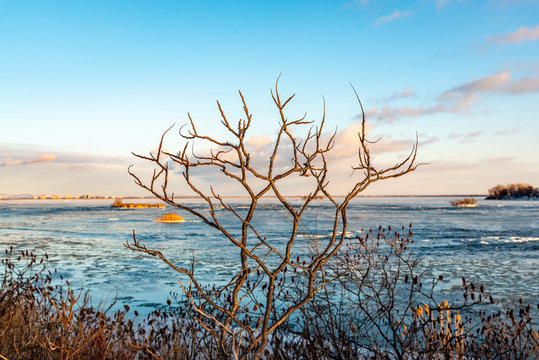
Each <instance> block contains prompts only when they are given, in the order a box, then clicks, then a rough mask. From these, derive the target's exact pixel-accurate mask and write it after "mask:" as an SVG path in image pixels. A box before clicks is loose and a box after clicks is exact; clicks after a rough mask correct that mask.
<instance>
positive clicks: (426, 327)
mask: <svg viewBox="0 0 539 360" xmlns="http://www.w3.org/2000/svg"><path fill="white" fill-rule="evenodd" d="M394 233H395V234H396V232H394V230H392V229H391V228H387V229H382V228H380V229H379V230H378V231H377V232H376V231H373V230H370V231H367V232H366V235H365V236H364V237H358V238H357V239H355V240H353V241H352V242H351V243H350V246H348V247H347V248H346V249H345V250H343V251H342V252H340V253H339V256H338V257H337V258H335V259H334V260H335V261H332V262H331V266H328V273H327V275H328V276H330V275H331V274H335V273H338V274H340V275H339V276H340V277H341V278H340V279H339V280H338V283H339V284H341V285H344V284H347V286H345V287H344V288H343V289H344V292H341V293H340V295H339V293H333V295H331V296H329V293H328V292H323V293H322V294H320V295H319V296H316V297H315V298H313V300H312V301H311V302H309V303H308V304H307V305H306V306H305V307H303V308H302V309H301V311H300V312H298V314H297V315H296V316H295V317H293V318H290V319H288V320H287V321H285V322H284V323H283V326H282V327H280V328H279V329H278V330H277V331H276V332H275V333H274V334H273V335H272V336H271V337H269V339H268V344H267V346H266V348H265V350H264V353H263V358H264V359H365V360H366V359H409V358H414V359H425V360H426V359H440V360H441V359H448V358H451V359H453V358H455V359H474V360H479V359H492V358H503V359H534V356H535V355H536V354H537V351H539V334H538V333H537V329H536V328H535V327H536V326H537V322H536V321H537V318H538V314H539V304H537V307H536V306H535V304H534V305H530V304H526V302H524V301H523V299H521V300H520V304H519V305H517V306H516V307H515V308H505V309H502V308H500V307H499V305H497V304H495V301H494V299H493V298H492V297H491V296H490V295H488V292H487V290H488V289H485V288H484V287H483V285H480V284H478V285H475V284H474V283H473V282H470V281H469V280H467V279H465V278H462V279H460V280H459V282H460V283H461V285H459V286H458V287H454V288H453V290H452V291H453V293H452V294H447V293H446V294H445V295H444V296H449V297H448V298H447V300H444V299H437V298H436V296H434V293H435V292H434V289H435V287H437V286H438V285H439V284H440V283H441V282H443V281H444V279H442V278H441V277H438V278H437V279H434V280H430V279H428V278H427V276H426V275H425V272H424V270H420V268H419V267H418V264H417V261H415V260H414V259H413V258H411V257H410V254H409V253H408V250H407V249H409V248H411V247H412V246H413V241H412V239H411V229H409V230H408V229H405V230H403V232H402V234H401V235H392V234H394ZM399 233H400V231H399ZM401 245H404V246H401ZM49 266H50V263H49V261H48V255H46V254H45V255H44V256H43V257H38V256H36V255H35V254H33V253H31V252H29V251H21V252H18V253H16V252H15V251H14V250H13V248H10V249H6V251H5V252H4V253H3V257H2V263H1V269H0V271H1V273H0V281H1V286H0V355H1V357H0V358H2V359H10V360H14V359H35V360H45V359H62V360H64V359H73V360H90V359H120V360H141V359H161V360H165V359H178V360H184V359H185V360H187V359H232V358H234V357H233V356H225V355H224V354H223V353H222V352H221V349H220V344H219V343H218V342H217V341H216V339H215V338H214V337H212V336H209V335H208V332H211V331H215V328H207V327H206V325H204V324H203V323H201V322H199V321H198V320H197V317H196V312H195V310H196V307H195V305H194V304H192V303H191V302H190V301H189V299H187V298H186V297H185V296H184V295H181V294H171V297H170V298H169V299H167V300H166V305H163V306H162V307H161V308H159V309H155V310H154V311H152V312H151V313H150V314H148V315H147V316H146V317H144V316H140V315H139V314H138V312H137V310H136V309H134V310H131V309H130V307H129V306H128V305H124V306H123V307H121V306H120V305H119V304H116V300H114V301H112V302H111V303H100V304H98V305H97V306H92V304H91V299H90V297H89V290H91V289H75V288H73V286H72V285H71V284H70V282H69V281H67V280H65V279H62V277H61V276H60V275H58V274H57V272H56V270H51V269H50V267H49ZM365 267H366V268H365ZM360 268H364V270H363V271H360V273H359V274H358V269H360ZM393 270H397V274H395V273H394V272H393ZM360 274H362V275H361V276H359V277H357V275H360ZM284 276H285V277H290V278H294V279H295V281H293V283H294V284H295V285H294V286H293V287H291V288H290V289H289V290H290V291H287V294H286V297H284V298H283V300H285V301H287V299H288V300H290V298H295V297H301V296H302V292H303V291H304V290H305V286H306V285H307V284H306V283H305V279H304V278H303V277H302V276H301V275H299V274H298V273H295V272H293V271H289V272H288V274H285V275H284ZM384 279H385V280H384ZM445 280H446V281H447V280H449V281H453V280H452V279H445ZM423 285H424V286H423ZM209 288H211V286H208V288H205V290H206V291H207V290H208V289H209ZM333 288H334V286H333V287H331V289H333ZM459 293H460V294H459ZM230 295H231V294H230V292H225V293H222V294H220V295H219V296H216V297H215V298H214V301H215V303H216V304H218V305H219V306H226V305H227V301H228V300H227V299H229V297H230ZM403 295H404V296H403ZM408 295H409V296H408ZM457 298H460V300H457ZM463 299H464V300H463ZM163 300H165V299H163ZM388 304H391V306H388ZM117 308H118V310H113V309H117ZM257 310H258V309H257V308H256V306H255V307H253V306H249V310H248V314H250V315H251V316H250V317H249V316H247V317H246V318H245V319H244V320H243V321H244V322H249V323H253V324H254V323H255V322H256V321H258V320H257V316H256V313H257ZM211 315H212V316H215V317H216V319H220V318H221V317H220V314H219V313H217V312H212V313H211ZM275 315H276V314H275ZM232 345H233V344H231V346H232ZM240 345H241V344H240ZM243 345H245V344H243ZM242 349H243V350H245V349H244V348H243V346H241V347H240V348H239V349H238V350H242ZM245 359H250V357H246V358H245Z"/></svg>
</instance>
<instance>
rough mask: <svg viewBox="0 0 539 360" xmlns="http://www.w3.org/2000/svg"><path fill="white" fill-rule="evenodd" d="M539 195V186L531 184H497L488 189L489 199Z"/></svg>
mask: <svg viewBox="0 0 539 360" xmlns="http://www.w3.org/2000/svg"><path fill="white" fill-rule="evenodd" d="M523 197H528V198H533V197H539V188H534V187H533V186H531V185H530V184H507V185H496V186H495V187H493V188H490V189H489V190H488V196H487V197H486V199H487V200H502V199H511V198H523Z"/></svg>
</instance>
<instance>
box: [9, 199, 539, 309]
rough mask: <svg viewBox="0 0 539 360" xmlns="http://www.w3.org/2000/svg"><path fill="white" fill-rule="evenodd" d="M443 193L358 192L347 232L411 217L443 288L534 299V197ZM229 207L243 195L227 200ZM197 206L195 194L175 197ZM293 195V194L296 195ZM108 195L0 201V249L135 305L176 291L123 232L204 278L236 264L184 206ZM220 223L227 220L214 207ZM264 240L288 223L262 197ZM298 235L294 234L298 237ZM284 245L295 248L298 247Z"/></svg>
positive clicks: (316, 221)
mask: <svg viewBox="0 0 539 360" xmlns="http://www.w3.org/2000/svg"><path fill="white" fill-rule="evenodd" d="M450 200H452V199H451V198H447V197H428V198H426V197H395V198H358V199H355V200H354V201H353V202H352V203H351V204H350V207H349V209H348V221H349V231H350V234H349V235H350V236H351V237H354V236H355V235H358V234H360V232H361V229H362V228H365V229H368V228H369V227H373V228H378V226H379V225H382V226H388V225H390V226H392V227H393V228H396V229H400V228H401V226H402V225H404V226H406V227H408V225H409V224H410V223H412V224H413V233H414V235H413V239H414V245H413V246H412V249H411V250H412V251H413V254H414V256H416V257H417V258H419V259H421V260H422V261H423V262H424V263H431V264H432V266H433V269H434V272H433V275H438V274H443V275H444V283H443V284H442V285H443V286H444V287H445V288H446V289H448V290H450V289H451V288H452V287H454V286H457V284H458V283H459V282H460V280H458V281H457V280H455V279H460V277H461V276H464V277H466V278H468V279H470V280H471V281H474V282H475V283H483V284H484V285H485V288H486V289H487V290H488V292H489V293H491V294H493V295H494V297H495V298H496V299H497V300H498V301H502V302H507V303H515V302H516V301H517V300H518V299H519V298H520V297H523V298H524V300H525V301H528V302H530V303H535V302H537V301H539V202H538V201H524V200H523V201H515V200H512V201H491V200H489V201H486V200H479V202H478V207H476V208H454V207H452V206H451V205H450V204H449V201H450ZM227 201H228V202H229V203H230V204H231V205H232V206H233V207H234V208H235V209H237V211H239V212H241V211H245V210H244V209H245V205H246V202H245V201H244V200H241V199H228V200H227ZM185 202H186V203H190V204H191V205H192V206H194V207H195V208H198V209H204V208H205V206H204V204H203V203H201V202H197V201H195V200H185ZM298 202H299V200H298ZM111 204H112V201H111V200H69V201H68V200H55V201H53V200H37V201H22V200H20V201H1V202H0V250H1V249H3V248H9V246H11V245H12V246H13V247H14V248H15V249H17V250H31V251H34V252H35V253H36V254H38V255H42V254H44V253H47V254H48V255H49V257H50V259H51V262H52V266H53V267H55V268H56V269H57V270H58V271H59V272H60V273H61V274H62V275H64V276H65V277H67V278H69V279H70V280H71V281H72V283H73V284H74V285H75V286H77V287H78V286H80V287H83V288H89V289H90V290H91V292H92V298H93V301H94V302H96V303H97V302H99V301H100V300H106V299H107V298H108V299H111V298H114V297H118V300H119V305H121V304H130V305H131V306H134V307H136V308H138V309H142V312H145V311H144V310H146V311H149V310H151V309H154V308H156V307H159V306H162V305H163V304H164V303H165V302H166V299H167V296H169V293H170V292H171V291H176V292H178V291H179V286H178V282H177V274H175V273H174V271H172V270H171V269H169V268H168V267H167V266H166V265H165V264H163V263H162V262H160V261H159V260H158V259H157V258H154V257H150V256H148V255H145V254H140V253H135V252H133V251H131V250H129V249H127V248H125V247H124V246H123V244H124V243H125V242H126V241H127V240H130V239H131V238H132V233H133V230H135V232H136V235H137V238H138V239H140V240H144V241H145V242H146V244H147V245H148V247H150V248H155V249H158V250H161V251H162V252H163V253H164V254H165V255H166V256H167V257H169V258H170V260H171V261H173V262H174V263H175V264H178V265H181V266H187V267H189V266H191V261H192V259H193V256H194V258H195V261H196V263H195V271H196V274H197V276H198V277H199V278H200V279H203V280H204V282H205V283H207V284H211V283H220V282H223V281H226V279H227V278H229V277H230V275H231V274H233V273H234V270H235V269H237V267H238V256H237V252H236V251H235V250H236V249H235V248H234V247H233V246H231V245H230V244H229V243H227V241H226V240H225V239H223V237H222V236H220V235H219V233H218V232H217V231H216V230H215V229H212V228H210V227H208V226H207V225H205V224H204V223H202V222H200V221H199V220H198V219H196V218H195V217H193V216H192V215H190V214H187V213H183V212H177V211H176V212H177V213H178V214H180V215H181V216H183V217H184V218H185V220H186V222H184V223H179V224H163V223H157V222H154V219H156V218H158V217H160V216H161V215H163V214H164V213H166V212H171V211H172V210H173V209H171V208H170V207H167V208H166V209H159V208H150V209H113V208H111ZM220 211H221V212H220V218H221V220H222V222H223V224H224V225H225V226H228V227H230V228H234V227H236V228H237V223H235V222H234V220H233V218H232V217H231V216H230V215H229V214H228V213H227V212H226V211H225V210H220ZM332 214H333V210H332V208H331V207H330V206H329V204H328V203H325V202H324V201H319V202H315V203H314V204H313V208H312V210H311V211H310V212H309V213H307V214H306V217H305V219H304V222H303V224H302V232H303V233H304V234H308V235H310V236H313V237H315V238H320V239H322V240H323V238H324V236H326V235H327V234H328V233H329V229H330V228H331V216H332ZM255 224H256V225H257V226H259V227H260V228H261V231H263V233H264V236H265V237H267V239H268V241H273V242H274V243H279V242H280V243H284V242H285V241H286V239H287V235H288V234H289V231H290V223H289V221H288V220H287V217H286V215H285V213H284V212H283V210H282V208H281V207H280V206H279V205H278V204H277V202H276V200H274V199H269V200H265V201H264V202H263V203H262V204H261V205H260V209H259V211H258V213H257V218H256V219H255ZM298 241H299V242H300V241H301V238H300V239H299V240H298ZM298 245H300V246H299V248H298V250H297V252H296V253H295V254H294V255H296V254H298V255H302V254H303V253H304V251H305V248H302V247H301V244H300V243H298Z"/></svg>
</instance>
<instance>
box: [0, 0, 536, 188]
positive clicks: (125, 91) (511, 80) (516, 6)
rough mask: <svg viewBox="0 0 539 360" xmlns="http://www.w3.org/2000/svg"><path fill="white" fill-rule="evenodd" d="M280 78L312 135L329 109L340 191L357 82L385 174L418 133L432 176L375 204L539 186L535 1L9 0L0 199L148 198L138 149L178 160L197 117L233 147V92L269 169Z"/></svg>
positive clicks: (0, 56)
mask: <svg viewBox="0 0 539 360" xmlns="http://www.w3.org/2000/svg"><path fill="white" fill-rule="evenodd" d="M279 74H282V75H281V79H280V82H279V90H280V92H281V94H282V96H285V95H291V94H293V93H295V94H296V97H295V98H294V100H293V103H291V105H290V109H289V112H288V113H287V115H288V116H290V118H294V117H298V116H302V115H303V113H304V112H306V113H307V118H308V119H309V120H319V119H320V118H321V116H322V112H323V104H324V99H325V108H326V126H327V129H328V131H333V130H335V129H336V131H337V137H336V140H337V144H336V147H335V154H334V155H333V156H332V157H331V162H332V169H333V171H334V174H333V175H334V176H333V177H332V178H331V181H332V183H331V184H332V186H333V188H334V189H335V191H336V192H339V191H340V189H341V188H342V187H344V186H345V183H347V182H350V181H352V180H353V179H354V178H353V176H357V175H358V174H353V175H352V172H351V168H350V166H351V165H354V161H355V156H356V152H355V149H356V146H357V135H356V134H357V130H358V129H359V128H358V119H359V118H358V114H359V113H360V108H359V106H358V104H357V102H356V100H355V95H354V93H353V90H352V88H351V87H350V84H352V85H353V86H354V87H355V89H356V90H357V92H358V94H359V96H360V98H361V100H362V102H363V105H364V107H365V110H366V114H367V122H368V129H369V136H370V137H371V138H373V139H377V138H379V137H381V140H380V142H379V143H378V144H377V147H376V148H375V149H373V152H375V153H376V154H377V155H376V160H377V161H378V162H379V164H380V166H383V165H389V164H392V163H393V162H394V161H396V160H398V159H399V158H401V157H403V156H405V155H406V153H407V152H408V151H409V150H410V148H411V146H412V144H413V142H414V141H415V137H416V133H417V134H418V137H419V151H418V160H419V161H420V162H424V163H428V164H427V165H424V166H421V167H419V168H418V169H417V170H416V172H414V173H413V174H410V175H409V176H407V177H405V178H400V179H397V180H394V181H391V182H388V183H383V184H376V185H375V186H373V187H372V188H371V189H369V190H368V191H367V192H366V194H371V195H372V194H482V193H486V191H487V189H488V188H489V187H492V186H494V185H496V184H499V183H502V184H505V183H513V182H525V183H531V184H532V185H535V186H539V157H538V154H539V115H538V114H539V1H533V0H530V1H524V0H522V1H518V0H514V1H510V0H490V1H471V0H469V1H466V0H462V1H455V0H453V1H452V0H438V1H429V0H419V1H383V0H379V1H376V0H362V1H361V0H357V1H346V0H344V1H342V0H341V1H230V2H227V1H179V0H177V1H165V0H162V1H149V0H148V1H120V0H113V1H109V0H107V1H42V0H39V1H25V0H18V1H7V0H0V195H4V196H5V195H7V194H47V195H50V194H58V195H79V194H86V193H89V194H102V195H140V194H145V193H143V192H142V191H140V190H139V189H138V188H137V187H136V186H135V185H134V184H133V181H132V180H131V178H130V177H129V175H128V173H127V167H128V166H129V165H130V164H135V169H139V171H140V172H141V173H144V172H145V171H147V165H146V164H144V163H141V162H139V161H137V160H135V159H134V158H133V156H132V155H131V152H137V153H148V152H150V151H152V150H154V149H155V148H156V146H157V144H158V142H159V138H160V136H161V134H162V132H163V131H164V130H166V129H167V128H168V127H169V126H171V125H172V124H176V127H175V128H174V129H175V130H174V131H173V132H174V133H173V134H171V136H170V137H169V138H167V143H166V146H167V149H168V150H170V151H177V150H179V149H180V148H182V147H183V144H182V143H181V142H180V139H179V138H178V136H177V132H176V130H177V129H179V127H180V126H181V125H182V124H184V123H186V121H187V112H189V113H190V114H191V116H192V117H193V119H194V121H195V122H196V123H197V125H198V127H199V129H200V130H201V131H202V132H204V133H206V134H208V135H211V136H216V137H219V136H224V135H223V134H224V131H223V129H222V127H221V125H220V117H219V111H218V109H217V106H216V100H219V101H220V103H221V105H222V106H223V109H224V111H225V112H226V113H227V114H228V116H229V119H237V118H239V117H241V115H242V105H241V99H240V97H239V96H238V90H241V91H242V93H243V95H244V96H245V99H246V101H247V103H248V105H249V110H250V112H251V113H252V114H253V124H252V128H251V130H250V131H251V134H250V135H251V136H250V137H249V144H250V146H251V150H252V152H253V154H256V155H257V156H258V159H259V162H258V164H260V166H262V165H263V163H264V160H265V159H267V154H268V148H269V147H270V146H271V144H272V141H273V139H274V137H275V131H276V129H277V126H278V113H277V111H276V109H275V107H274V105H273V103H272V99H271V95H270V88H272V87H274V85H275V80H276V79H277V77H278V76H279ZM200 181H201V184H202V186H209V184H210V183H219V180H218V179H217V178H214V177H212V176H202V177H201V179H200ZM178 186H180V185H178ZM294 186H298V185H294ZM295 189H299V188H294V187H291V188H290V189H288V192H289V193H294V192H295ZM221 190H222V192H223V193H224V194H229V195H233V194H234V189H233V188H231V187H229V186H228V185H226V184H222V187H221ZM175 192H176V194H189V193H188V192H187V191H186V190H185V189H183V188H181V186H180V188H178V189H175ZM343 192H344V191H343Z"/></svg>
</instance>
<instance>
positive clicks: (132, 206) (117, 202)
mask: <svg viewBox="0 0 539 360" xmlns="http://www.w3.org/2000/svg"><path fill="white" fill-rule="evenodd" d="M112 207H113V208H118V209H146V208H164V207H165V205H163V204H141V203H127V204H125V203H123V202H122V199H116V200H114V203H113V204H112Z"/></svg>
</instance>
